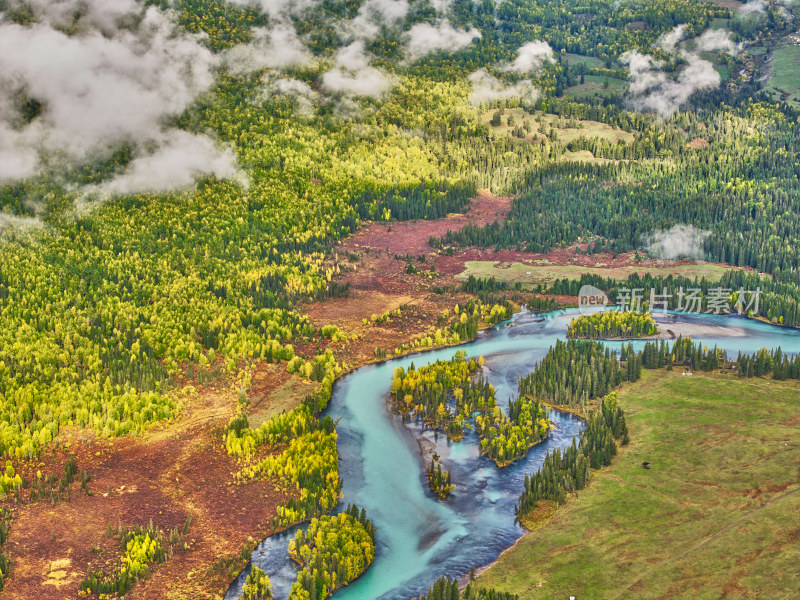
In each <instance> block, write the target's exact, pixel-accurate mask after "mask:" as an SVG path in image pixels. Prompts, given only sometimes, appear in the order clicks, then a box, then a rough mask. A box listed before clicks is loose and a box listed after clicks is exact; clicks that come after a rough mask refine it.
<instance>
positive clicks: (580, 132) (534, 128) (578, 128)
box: [482, 76, 633, 145]
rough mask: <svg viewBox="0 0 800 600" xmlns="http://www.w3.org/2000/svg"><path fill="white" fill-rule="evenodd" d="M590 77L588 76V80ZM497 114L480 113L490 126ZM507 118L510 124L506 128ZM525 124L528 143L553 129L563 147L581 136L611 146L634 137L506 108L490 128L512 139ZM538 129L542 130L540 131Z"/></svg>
mask: <svg viewBox="0 0 800 600" xmlns="http://www.w3.org/2000/svg"><path fill="white" fill-rule="evenodd" d="M588 79H589V77H588V76H587V80H588ZM495 112H496V111H495V110H490V111H487V112H485V113H484V114H483V117H482V118H483V121H484V123H486V124H487V125H491V121H492V116H493V115H494V113H495ZM509 117H511V119H512V123H513V125H511V126H509V125H508V120H509ZM525 122H527V123H528V124H529V125H530V127H531V132H530V133H529V134H528V135H527V137H526V138H525V139H526V140H527V141H535V140H537V139H538V140H542V139H544V137H545V136H546V135H548V134H549V133H550V130H551V129H552V130H554V131H555V134H556V137H557V138H558V140H559V141H560V142H561V143H562V144H564V145H566V144H568V143H570V142H571V141H573V140H576V139H578V138H579V137H581V136H583V137H586V138H589V139H594V138H597V139H602V140H606V141H608V142H611V143H616V142H618V141H620V140H621V141H623V142H625V143H626V144H627V143H630V142H632V141H633V134H632V133H628V132H627V131H623V130H621V129H617V128H614V127H611V126H610V125H607V124H605V123H599V122H597V121H580V120H577V119H563V118H561V117H559V116H558V115H550V114H546V113H542V112H536V113H535V114H531V113H529V112H527V111H525V110H524V109H522V108H507V109H505V113H504V114H503V115H502V119H501V124H500V125H499V126H497V127H492V131H493V132H494V134H495V135H501V136H511V134H512V131H513V130H514V128H515V127H518V126H522V125H523V124H524V123H525ZM541 129H544V130H545V131H544V132H542V131H541Z"/></svg>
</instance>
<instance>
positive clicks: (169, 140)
mask: <svg viewBox="0 0 800 600" xmlns="http://www.w3.org/2000/svg"><path fill="white" fill-rule="evenodd" d="M235 164H236V156H235V155H234V153H233V151H232V150H230V149H225V150H219V149H218V148H217V147H216V146H215V145H214V142H213V141H212V140H211V139H209V138H207V137H205V136H201V135H194V134H192V133H188V132H186V131H180V130H172V131H171V132H170V133H169V134H168V135H167V136H165V137H164V139H162V140H161V141H160V143H159V146H158V149H157V150H156V151H155V152H154V153H152V154H148V155H145V156H140V157H139V158H136V159H134V160H133V161H132V162H131V164H130V165H129V167H128V169H127V171H126V172H125V173H124V174H122V175H120V176H118V177H116V178H114V179H112V180H111V181H109V182H106V183H104V184H103V185H101V186H100V187H99V188H98V191H100V192H101V193H106V194H111V195H115V194H139V193H144V192H158V191H162V190H176V189H181V188H185V187H190V186H192V185H193V184H194V180H195V177H198V176H200V175H203V174H207V173H214V174H215V175H216V176H217V177H221V178H235V177H237V175H238V172H237V169H236V167H235Z"/></svg>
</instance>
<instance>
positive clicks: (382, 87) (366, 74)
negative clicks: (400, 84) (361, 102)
mask: <svg viewBox="0 0 800 600" xmlns="http://www.w3.org/2000/svg"><path fill="white" fill-rule="evenodd" d="M336 64H337V67H336V68H334V69H331V70H330V71H328V72H327V73H325V74H324V75H323V76H322V85H323V87H324V88H325V89H326V90H328V91H329V92H333V93H337V94H348V95H352V96H372V97H378V96H382V95H383V94H384V93H385V92H387V91H388V90H389V88H390V87H391V82H390V81H389V78H388V77H387V76H386V75H385V74H384V73H383V72H382V71H380V70H378V69H376V68H374V67H370V66H369V57H368V56H367V53H366V51H365V49H364V42H363V41H362V40H356V41H355V42H353V43H351V44H350V45H348V46H345V47H344V48H341V49H340V50H339V51H338V52H337V53H336Z"/></svg>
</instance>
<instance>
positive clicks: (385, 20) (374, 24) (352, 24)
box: [341, 0, 409, 39]
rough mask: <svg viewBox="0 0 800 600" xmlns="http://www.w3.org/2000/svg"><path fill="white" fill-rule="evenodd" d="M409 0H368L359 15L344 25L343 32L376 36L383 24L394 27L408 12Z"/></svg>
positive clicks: (350, 34) (359, 37) (364, 37)
mask: <svg viewBox="0 0 800 600" xmlns="http://www.w3.org/2000/svg"><path fill="white" fill-rule="evenodd" d="M408 10H409V4H408V0H366V1H365V2H364V4H362V5H361V8H360V9H359V10H358V15H356V17H355V18H354V19H353V20H352V21H349V22H347V23H345V24H343V25H342V28H341V29H342V32H343V33H344V34H345V35H346V36H348V37H350V38H351V39H352V38H357V39H370V38H374V37H375V36H376V35H378V33H379V32H380V30H381V27H382V26H385V27H394V26H395V25H397V24H399V23H400V22H401V21H402V20H403V19H405V18H406V15H407V14H408Z"/></svg>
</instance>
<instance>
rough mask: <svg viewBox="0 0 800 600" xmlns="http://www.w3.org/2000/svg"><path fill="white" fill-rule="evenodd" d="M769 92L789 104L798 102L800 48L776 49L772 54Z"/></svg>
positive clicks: (799, 97)
mask: <svg viewBox="0 0 800 600" xmlns="http://www.w3.org/2000/svg"><path fill="white" fill-rule="evenodd" d="M767 89H768V90H769V91H773V92H776V93H777V94H778V97H779V98H781V99H784V100H787V101H791V102H800V46H785V47H783V48H778V49H777V50H775V52H774V53H773V54H772V73H771V74H770V76H769V82H768V85H767Z"/></svg>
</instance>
